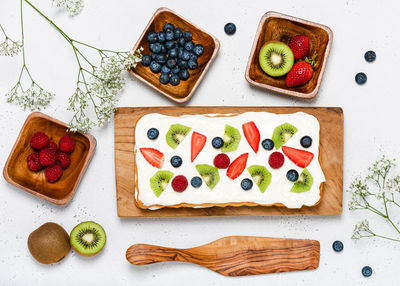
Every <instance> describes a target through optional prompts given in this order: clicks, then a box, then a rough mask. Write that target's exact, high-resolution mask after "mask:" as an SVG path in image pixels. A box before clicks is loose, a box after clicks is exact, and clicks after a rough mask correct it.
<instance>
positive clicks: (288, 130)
mask: <svg viewBox="0 0 400 286" xmlns="http://www.w3.org/2000/svg"><path fill="white" fill-rule="evenodd" d="M296 132H297V128H296V127H295V126H293V125H292V124H290V123H283V124H281V125H279V126H277V127H275V129H274V133H273V134H272V141H274V145H275V148H276V149H277V150H278V149H279V148H281V147H282V146H283V145H284V144H285V143H286V142H288V141H289V139H290V138H292V136H293V135H294V134H295V133H296Z"/></svg>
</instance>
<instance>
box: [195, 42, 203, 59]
mask: <svg viewBox="0 0 400 286" xmlns="http://www.w3.org/2000/svg"><path fill="white" fill-rule="evenodd" d="M203 52H204V47H203V45H200V44H199V45H196V46H194V48H193V53H194V54H195V55H196V56H201V55H202V54H203Z"/></svg>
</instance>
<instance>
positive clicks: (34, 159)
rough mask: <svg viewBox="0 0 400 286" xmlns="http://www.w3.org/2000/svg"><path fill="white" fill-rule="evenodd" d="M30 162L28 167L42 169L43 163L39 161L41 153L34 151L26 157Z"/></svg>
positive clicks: (35, 169)
mask: <svg viewBox="0 0 400 286" xmlns="http://www.w3.org/2000/svg"><path fill="white" fill-rule="evenodd" d="M26 160H27V162H28V168H29V169H30V170H32V171H35V172H36V171H40V170H41V169H42V165H40V162H39V154H38V153H32V154H30V155H29V156H28V158H27V159H26Z"/></svg>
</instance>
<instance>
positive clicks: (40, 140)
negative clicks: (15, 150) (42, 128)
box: [31, 132, 49, 150]
mask: <svg viewBox="0 0 400 286" xmlns="http://www.w3.org/2000/svg"><path fill="white" fill-rule="evenodd" d="M47 145H49V137H48V136H47V135H46V134H44V133H43V132H36V133H35V134H33V136H32V138H31V147H32V148H33V149H36V150H42V149H43V148H46V147H47Z"/></svg>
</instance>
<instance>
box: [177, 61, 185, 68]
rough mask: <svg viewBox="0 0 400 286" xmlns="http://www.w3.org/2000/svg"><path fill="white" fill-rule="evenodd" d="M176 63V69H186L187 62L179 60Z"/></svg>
mask: <svg viewBox="0 0 400 286" xmlns="http://www.w3.org/2000/svg"><path fill="white" fill-rule="evenodd" d="M177 63H178V67H180V68H181V69H187V68H188V62H187V61H184V60H181V59H179V60H178V61H177Z"/></svg>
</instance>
